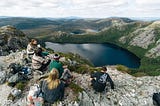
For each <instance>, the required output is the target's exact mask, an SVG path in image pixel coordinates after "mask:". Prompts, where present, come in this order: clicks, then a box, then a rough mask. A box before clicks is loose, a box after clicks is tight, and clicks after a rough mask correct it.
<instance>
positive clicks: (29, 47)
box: [27, 44, 34, 54]
mask: <svg viewBox="0 0 160 106" xmlns="http://www.w3.org/2000/svg"><path fill="white" fill-rule="evenodd" d="M27 54H34V50H33V49H32V47H31V45H30V44H28V46H27Z"/></svg>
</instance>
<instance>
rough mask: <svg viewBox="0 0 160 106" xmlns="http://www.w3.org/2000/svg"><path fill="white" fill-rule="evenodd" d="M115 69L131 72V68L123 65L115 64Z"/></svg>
mask: <svg viewBox="0 0 160 106" xmlns="http://www.w3.org/2000/svg"><path fill="white" fill-rule="evenodd" d="M116 69H117V70H118V71H121V72H123V73H129V74H130V73H131V70H130V69H129V68H128V67H126V66H124V65H117V66H116Z"/></svg>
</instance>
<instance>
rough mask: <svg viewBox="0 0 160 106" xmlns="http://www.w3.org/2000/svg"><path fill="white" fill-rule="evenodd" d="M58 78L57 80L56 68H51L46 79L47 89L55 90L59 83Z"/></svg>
mask: <svg viewBox="0 0 160 106" xmlns="http://www.w3.org/2000/svg"><path fill="white" fill-rule="evenodd" d="M58 78H59V72H58V70H57V69H56V68H53V69H52V70H51V72H50V73H49V76H48V78H47V82H48V88H49V89H54V88H57V86H58V85H59V83H60V80H59V79H58Z"/></svg>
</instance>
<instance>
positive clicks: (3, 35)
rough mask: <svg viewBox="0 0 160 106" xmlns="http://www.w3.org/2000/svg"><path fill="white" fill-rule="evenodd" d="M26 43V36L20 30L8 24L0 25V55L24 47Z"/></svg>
mask: <svg viewBox="0 0 160 106" xmlns="http://www.w3.org/2000/svg"><path fill="white" fill-rule="evenodd" d="M27 43H28V38H27V37H26V36H25V34H24V33H23V32H22V31H19V30H17V29H16V28H14V27H12V26H9V25H8V26H3V27H0V56H1V55H6V54H8V53H9V52H10V51H16V50H18V49H21V48H25V47H26V45H27Z"/></svg>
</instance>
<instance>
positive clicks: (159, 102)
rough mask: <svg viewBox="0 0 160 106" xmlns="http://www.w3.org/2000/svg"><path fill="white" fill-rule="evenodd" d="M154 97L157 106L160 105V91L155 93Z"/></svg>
mask: <svg viewBox="0 0 160 106" xmlns="http://www.w3.org/2000/svg"><path fill="white" fill-rule="evenodd" d="M152 99H153V104H154V105H155V106H160V92H159V93H154V94H153V97H152Z"/></svg>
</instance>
